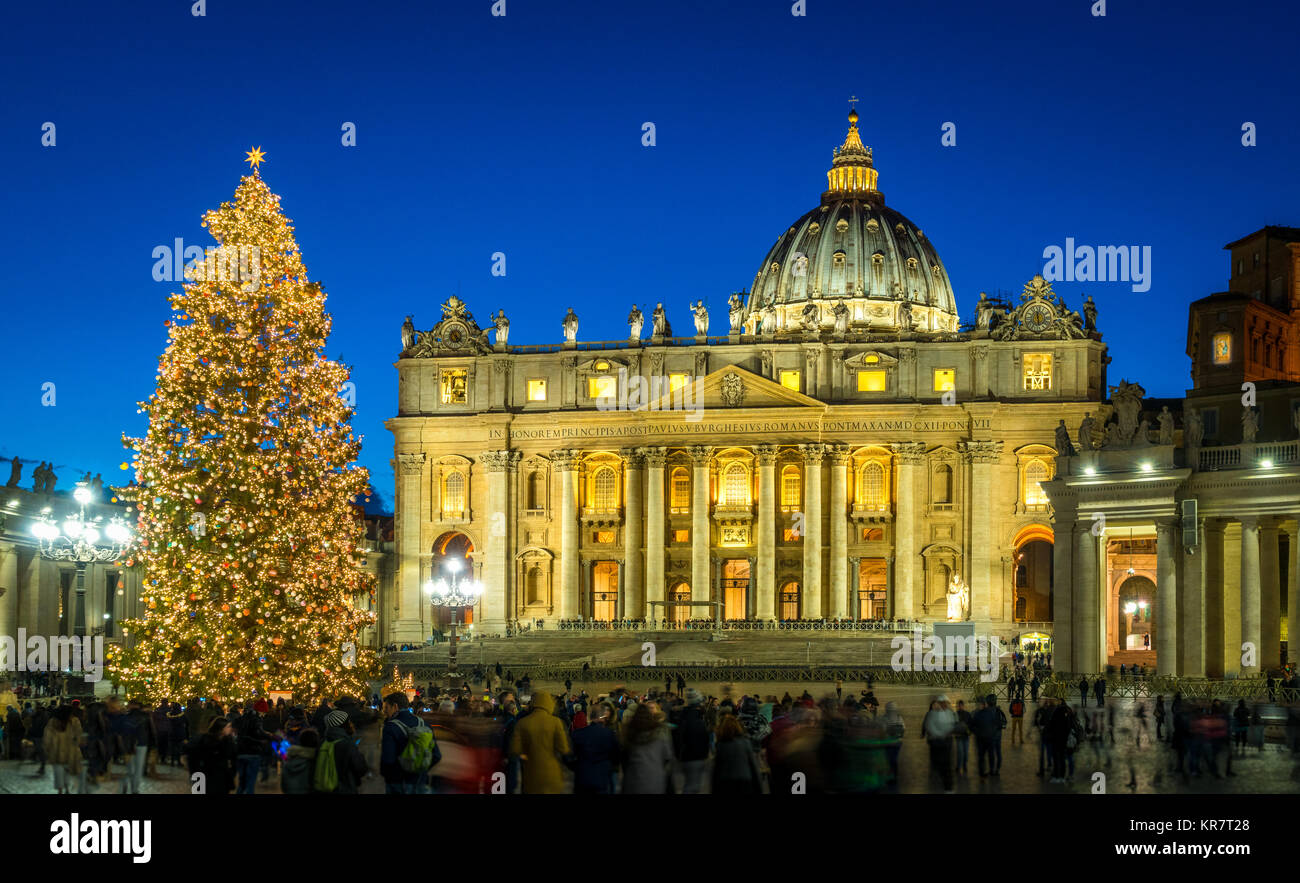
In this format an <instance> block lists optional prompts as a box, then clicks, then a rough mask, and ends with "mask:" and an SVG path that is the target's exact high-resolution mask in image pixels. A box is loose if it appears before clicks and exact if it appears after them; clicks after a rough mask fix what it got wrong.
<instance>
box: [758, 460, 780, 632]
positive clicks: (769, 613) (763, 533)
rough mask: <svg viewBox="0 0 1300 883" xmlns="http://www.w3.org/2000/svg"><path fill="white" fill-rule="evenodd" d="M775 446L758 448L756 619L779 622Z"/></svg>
mask: <svg viewBox="0 0 1300 883" xmlns="http://www.w3.org/2000/svg"><path fill="white" fill-rule="evenodd" d="M776 452H777V446H776V445H756V446H755V447H754V455H755V457H756V458H757V459H758V525H757V528H756V531H755V532H756V534H757V536H756V537H755V544H756V547H757V550H758V562H757V563H758V567H757V569H756V572H755V574H754V583H753V584H754V617H755V618H756V619H762V620H772V619H776Z"/></svg>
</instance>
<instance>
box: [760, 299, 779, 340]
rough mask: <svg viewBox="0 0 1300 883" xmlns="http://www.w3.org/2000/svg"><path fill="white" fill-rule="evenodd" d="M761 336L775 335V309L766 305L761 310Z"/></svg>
mask: <svg viewBox="0 0 1300 883" xmlns="http://www.w3.org/2000/svg"><path fill="white" fill-rule="evenodd" d="M762 333H763V334H776V307H774V306H772V305H771V304H768V305H767V306H766V307H764V308H763V324H762Z"/></svg>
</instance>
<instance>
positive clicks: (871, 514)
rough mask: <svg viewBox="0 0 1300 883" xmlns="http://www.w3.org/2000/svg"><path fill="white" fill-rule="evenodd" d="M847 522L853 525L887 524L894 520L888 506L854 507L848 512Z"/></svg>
mask: <svg viewBox="0 0 1300 883" xmlns="http://www.w3.org/2000/svg"><path fill="white" fill-rule="evenodd" d="M849 520H850V521H852V522H853V523H854V524H889V523H890V522H891V521H893V520H894V513H893V512H891V511H889V507H888V506H885V507H867V506H854V507H853V508H852V509H850V510H849Z"/></svg>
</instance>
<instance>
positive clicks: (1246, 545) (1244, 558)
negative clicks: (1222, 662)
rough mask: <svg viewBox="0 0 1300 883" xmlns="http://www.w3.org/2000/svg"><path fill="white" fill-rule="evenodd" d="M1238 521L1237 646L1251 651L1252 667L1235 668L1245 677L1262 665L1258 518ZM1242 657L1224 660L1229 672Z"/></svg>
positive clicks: (1251, 516)
mask: <svg viewBox="0 0 1300 883" xmlns="http://www.w3.org/2000/svg"><path fill="white" fill-rule="evenodd" d="M1238 520H1239V521H1240V522H1241V643H1242V645H1243V646H1244V645H1246V644H1251V645H1253V646H1254V648H1255V659H1254V663H1255V664H1254V665H1241V666H1240V669H1239V670H1240V672H1241V674H1242V675H1243V676H1247V675H1257V674H1259V673H1260V670H1261V666H1262V665H1263V664H1264V658H1263V657H1264V653H1263V649H1264V648H1263V645H1262V643H1261V641H1260V627H1259V614H1260V591H1259V518H1258V517H1256V516H1254V515H1247V516H1243V517H1242V518H1240V519H1238ZM1239 649H1240V648H1239ZM1243 655H1244V651H1243V653H1242V654H1240V655H1238V658H1237V659H1235V660H1228V661H1227V662H1228V669H1229V671H1231V670H1232V669H1233V668H1235V667H1236V664H1238V663H1241V662H1242V656H1243Z"/></svg>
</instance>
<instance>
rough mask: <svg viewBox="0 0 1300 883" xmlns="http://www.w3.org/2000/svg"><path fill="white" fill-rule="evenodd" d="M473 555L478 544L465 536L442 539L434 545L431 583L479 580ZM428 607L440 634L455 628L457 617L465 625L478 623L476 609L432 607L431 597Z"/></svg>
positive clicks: (444, 536) (454, 535)
mask: <svg viewBox="0 0 1300 883" xmlns="http://www.w3.org/2000/svg"><path fill="white" fill-rule="evenodd" d="M473 553H474V541H473V540H471V539H470V538H469V537H467V536H465V534H463V533H458V532H456V531H450V532H448V533H445V534H443V535H442V536H440V537H438V539H437V540H435V541H434V543H433V560H432V561H430V563H429V577H430V579H435V580H438V579H444V580H446V581H447V582H449V583H450V582H452V581H453V579H455V580H467V579H476V578H477V577H478V574H477V573H476V572H475V567H474V560H473V557H472V556H473ZM420 590H421V592H423V590H424V587H423V586H421V587H420ZM424 603H425V604H426V605H429V607H430V610H431V616H432V622H433V627H434V628H436V629H437V630H438V631H440V632H445V631H447V630H449V629H450V628H451V622H452V617H453V615H457V616H458V617H459V619H458V621H459V622H460V624H461V625H469V624H471V623H472V622H474V608H473V607H460V608H456V609H452V608H450V607H438V606H435V605H432V604H430V603H429V599H428V598H427V597H425V599H424Z"/></svg>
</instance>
